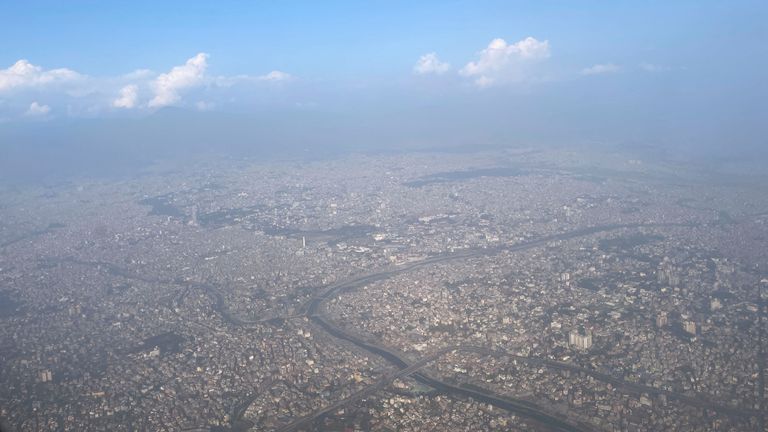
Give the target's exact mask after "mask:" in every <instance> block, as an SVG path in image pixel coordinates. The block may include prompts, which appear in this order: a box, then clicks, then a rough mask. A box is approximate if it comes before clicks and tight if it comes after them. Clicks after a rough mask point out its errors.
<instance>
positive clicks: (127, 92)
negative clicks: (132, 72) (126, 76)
mask: <svg viewBox="0 0 768 432" xmlns="http://www.w3.org/2000/svg"><path fill="white" fill-rule="evenodd" d="M138 100H139V86H137V85H135V84H129V85H127V86H125V87H123V88H121V89H120V96H119V97H118V98H117V99H115V100H114V101H112V106H113V107H115V108H134V107H135V106H136V103H137V102H138Z"/></svg>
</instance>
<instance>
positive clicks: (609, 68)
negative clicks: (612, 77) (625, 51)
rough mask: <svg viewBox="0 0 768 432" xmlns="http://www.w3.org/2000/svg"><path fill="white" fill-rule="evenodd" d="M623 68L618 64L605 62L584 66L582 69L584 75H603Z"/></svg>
mask: <svg viewBox="0 0 768 432" xmlns="http://www.w3.org/2000/svg"><path fill="white" fill-rule="evenodd" d="M620 70H621V67H620V66H618V65H615V64H613V63H603V64H596V65H592V66H590V67H588V68H584V69H582V70H581V74H582V75H603V74H611V73H616V72H619V71H620Z"/></svg>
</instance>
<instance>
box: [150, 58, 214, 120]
mask: <svg viewBox="0 0 768 432" xmlns="http://www.w3.org/2000/svg"><path fill="white" fill-rule="evenodd" d="M207 60H208V54H206V53H199V54H197V55H196V56H194V57H192V58H191V59H189V60H187V62H186V63H185V64H183V65H181V66H175V67H174V68H173V69H171V70H170V72H168V73H164V74H161V75H160V76H158V77H157V78H156V79H155V80H154V81H153V82H152V87H153V88H154V91H155V97H154V98H152V100H150V101H149V106H150V107H162V106H166V105H171V104H173V103H176V102H178V101H179V99H181V96H180V95H179V92H180V91H181V90H184V89H187V88H190V87H195V86H198V85H200V84H202V83H203V82H204V80H203V78H204V75H205V69H206V67H208V61H207Z"/></svg>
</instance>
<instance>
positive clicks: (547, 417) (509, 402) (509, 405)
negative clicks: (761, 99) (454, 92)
mask: <svg viewBox="0 0 768 432" xmlns="http://www.w3.org/2000/svg"><path fill="white" fill-rule="evenodd" d="M664 226H684V227H691V226H694V225H692V224H681V223H668V224H611V225H602V226H597V227H590V228H583V229H578V230H574V231H570V232H566V233H560V234H554V235H549V236H545V237H541V238H538V239H534V240H529V241H524V242H521V243H516V244H512V245H502V246H498V247H493V248H484V249H467V250H462V251H459V252H454V253H448V254H443V255H437V256H433V257H429V258H425V259H423V260H420V261H415V262H411V263H407V264H403V265H401V266H399V267H397V268H387V269H384V270H380V271H376V272H371V273H366V274H363V275H360V276H357V277H354V278H351V279H348V280H345V281H342V282H338V283H336V284H332V285H331V286H329V287H328V288H326V289H325V290H324V291H323V292H322V293H321V294H319V295H317V296H315V297H313V298H312V299H310V300H309V301H308V303H307V304H305V305H304V306H303V308H302V310H301V312H302V313H303V314H304V315H306V316H308V317H309V318H311V319H312V321H313V322H314V323H315V324H317V325H318V326H319V327H320V328H322V329H323V330H325V331H326V332H328V333H329V334H331V335H333V336H335V337H337V338H339V339H343V340H347V341H349V342H351V343H353V344H355V345H357V346H359V347H360V348H363V349H364V350H366V351H368V352H370V353H373V354H377V355H379V356H381V357H383V358H385V359H386V360H388V361H389V362H391V363H393V364H394V365H395V366H397V367H398V368H400V369H401V371H402V370H410V369H411V367H412V366H413V365H409V363H408V361H407V360H405V359H403V358H402V357H401V356H400V355H399V354H396V353H394V352H393V351H391V350H389V349H388V348H386V347H384V346H380V345H376V344H372V343H370V342H367V341H364V340H362V339H361V338H359V337H358V336H355V335H353V334H351V333H349V332H347V331H345V330H344V329H342V328H340V327H338V326H336V325H335V324H334V323H333V322H331V321H329V320H327V319H326V318H324V317H323V316H321V315H320V314H319V311H320V309H321V307H322V304H323V302H324V301H326V300H328V299H329V298H331V297H332V296H333V295H334V294H335V293H336V292H338V291H339V290H341V289H344V288H356V287H359V286H362V285H364V284H367V283H371V282H374V281H378V280H383V279H387V278H389V277H391V276H393V275H396V274H400V273H405V272H408V271H410V270H413V269H415V268H418V267H423V266H427V265H431V264H436V263H440V262H446V261H453V260H457V259H466V258H471V257H475V256H481V255H493V254H496V253H499V252H502V251H509V252H516V251H521V250H526V249H530V248H534V247H538V246H543V245H545V244H547V243H549V242H552V241H562V240H570V239H573V238H577V237H583V236H587V235H591V234H597V233H600V232H607V231H615V230H618V229H625V228H626V229H630V228H652V227H664ZM430 357H431V356H430ZM419 363H421V362H419ZM415 364H418V363H415ZM413 378H414V379H416V380H417V381H419V382H421V383H423V384H427V385H429V386H430V387H433V388H436V389H438V390H442V391H444V392H446V393H453V394H458V395H461V396H468V397H472V398H474V399H476V400H479V401H482V402H485V403H488V404H491V405H493V406H496V407H498V408H502V409H504V410H507V411H511V412H515V413H517V414H520V415H522V416H526V417H529V418H532V419H534V420H536V421H539V422H541V423H543V424H546V425H548V426H550V427H552V428H553V429H555V430H562V431H584V430H588V429H587V428H586V427H585V426H583V425H579V426H577V425H573V424H571V423H568V422H567V421H566V420H564V419H562V418H560V417H557V416H555V415H553V414H549V413H547V412H545V411H544V410H543V409H542V408H540V407H538V406H536V405H535V404H533V403H531V402H528V401H524V400H518V399H512V398H508V397H503V396H500V395H497V394H495V393H493V392H491V391H489V390H483V391H479V390H474V389H469V388H465V387H457V386H454V385H451V384H448V383H446V382H444V381H440V380H438V379H435V378H432V377H430V376H428V375H425V374H423V373H414V374H413ZM380 384H381V382H379V383H377V384H375V385H374V386H372V387H375V388H374V389H373V390H376V389H378V388H379V386H380ZM357 394H362V395H363V396H364V395H367V394H369V393H368V392H367V391H366V389H364V390H362V391H361V392H358V393H357ZM353 396H355V394H353V395H352V396H350V397H348V398H346V399H344V400H343V401H339V402H337V403H334V404H332V405H330V406H328V407H326V408H324V409H321V410H319V411H316V412H314V413H312V414H310V415H308V416H305V417H302V418H300V419H297V420H296V421H294V422H292V423H290V424H289V425H286V426H285V427H284V428H282V429H280V430H281V431H291V430H295V429H296V428H297V427H300V426H301V425H306V424H307V423H308V422H310V421H312V420H315V419H317V418H320V417H322V416H323V415H325V414H327V413H328V412H330V411H332V410H333V409H336V408H338V407H340V406H343V405H344V404H346V403H348V402H351V401H352V399H355V398H353ZM363 396H361V397H363Z"/></svg>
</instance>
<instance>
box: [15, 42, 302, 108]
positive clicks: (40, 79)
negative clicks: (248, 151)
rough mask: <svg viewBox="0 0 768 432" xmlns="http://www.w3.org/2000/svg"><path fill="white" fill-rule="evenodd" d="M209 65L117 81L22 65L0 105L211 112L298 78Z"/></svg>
mask: <svg viewBox="0 0 768 432" xmlns="http://www.w3.org/2000/svg"><path fill="white" fill-rule="evenodd" d="M208 60H209V59H208V54H205V53H199V54H197V55H195V56H194V57H192V58H190V59H188V60H187V61H186V62H184V63H183V64H181V65H176V66H175V67H172V68H169V69H168V70H166V71H165V72H164V73H157V72H153V71H151V70H148V69H136V70H134V71H132V72H128V73H123V74H115V75H111V76H88V75H83V74H80V73H78V72H75V71H73V70H71V69H66V68H60V69H45V68H44V67H41V66H37V65H34V64H32V63H30V62H28V61H27V60H19V61H17V62H16V63H14V64H13V65H11V66H9V67H8V68H7V69H0V100H5V102H6V103H4V104H3V103H0V117H2V116H10V117H8V118H17V117H19V116H20V115H24V114H23V113H25V112H26V111H27V107H28V104H29V103H30V102H31V101H33V100H39V99H43V98H44V99H45V102H46V103H47V105H41V104H37V105H35V106H33V107H32V108H30V109H29V110H28V111H29V113H28V115H40V114H45V113H43V112H42V111H41V110H46V109H47V110H49V111H50V110H51V108H53V111H55V112H57V113H60V114H61V115H67V116H75V117H76V116H95V115H100V114H102V113H108V112H110V111H114V109H126V110H129V109H146V108H158V107H163V106H168V105H176V104H179V105H184V106H188V107H192V108H197V109H200V110H211V109H217V108H219V107H220V106H221V105H225V104H227V103H231V102H233V101H234V100H236V99H238V98H245V97H247V96H246V95H245V94H243V93H241V92H240V90H241V87H246V86H254V87H255V86H266V85H270V86H273V85H274V86H279V85H281V84H282V83H284V82H290V81H292V80H294V79H295V77H294V76H292V75H291V74H289V73H286V72H283V71H280V70H272V71H270V72H268V73H266V74H264V75H255V74H254V75H227V76H210V75H208V74H207V67H208ZM230 87H237V88H235V89H230ZM187 99H188V100H187ZM196 101H204V102H202V103H196ZM65 107H66V109H64V108H65Z"/></svg>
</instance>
